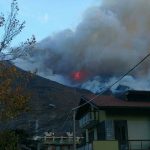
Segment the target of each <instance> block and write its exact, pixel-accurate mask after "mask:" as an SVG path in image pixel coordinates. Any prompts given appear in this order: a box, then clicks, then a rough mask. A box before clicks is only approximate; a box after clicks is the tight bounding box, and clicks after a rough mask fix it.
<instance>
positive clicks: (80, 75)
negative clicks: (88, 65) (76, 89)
mask: <svg viewBox="0 0 150 150" xmlns="http://www.w3.org/2000/svg"><path fill="white" fill-rule="evenodd" d="M86 77H87V73H86V72H85V71H74V72H72V73H71V78H72V79H73V80H75V81H77V82H82V81H85V79H86Z"/></svg>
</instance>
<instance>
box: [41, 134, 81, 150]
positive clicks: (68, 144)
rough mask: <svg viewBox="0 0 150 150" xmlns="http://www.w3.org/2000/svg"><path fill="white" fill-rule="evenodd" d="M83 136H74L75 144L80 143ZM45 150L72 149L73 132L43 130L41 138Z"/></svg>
mask: <svg viewBox="0 0 150 150" xmlns="http://www.w3.org/2000/svg"><path fill="white" fill-rule="evenodd" d="M82 138H83V137H76V144H77V145H78V144H80V141H81V139H82ZM43 145H44V147H45V150H73V133H70V132H66V133H53V132H45V136H44V138H43Z"/></svg>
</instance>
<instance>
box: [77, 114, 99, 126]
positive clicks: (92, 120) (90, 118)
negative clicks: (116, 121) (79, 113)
mask: <svg viewBox="0 0 150 150" xmlns="http://www.w3.org/2000/svg"><path fill="white" fill-rule="evenodd" d="M97 122H98V120H97V119H96V116H95V114H94V112H89V113H87V114H86V115H85V116H83V117H82V118H81V119H80V120H79V125H80V127H81V128H84V127H86V126H87V125H89V124H91V125H95V124H96V123H97Z"/></svg>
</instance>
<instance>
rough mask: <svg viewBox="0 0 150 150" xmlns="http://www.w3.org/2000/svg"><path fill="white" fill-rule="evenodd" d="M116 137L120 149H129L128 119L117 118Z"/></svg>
mask: <svg viewBox="0 0 150 150" xmlns="http://www.w3.org/2000/svg"><path fill="white" fill-rule="evenodd" d="M114 127H115V139H116V140H118V143H119V150H128V128H127V120H115V121H114Z"/></svg>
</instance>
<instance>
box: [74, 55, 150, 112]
mask: <svg viewBox="0 0 150 150" xmlns="http://www.w3.org/2000/svg"><path fill="white" fill-rule="evenodd" d="M149 56H150V53H149V54H147V55H146V56H145V57H144V58H143V59H142V60H141V61H139V62H138V63H137V64H136V65H134V66H133V67H132V68H131V69H130V70H129V71H127V72H126V73H125V74H124V75H123V76H121V77H120V78H119V79H118V80H117V81H115V82H114V83H113V84H111V85H109V86H108V87H106V88H105V89H104V90H102V91H101V92H100V93H99V94H98V95H96V96H94V97H93V98H91V99H90V100H88V101H87V102H86V103H84V104H81V105H79V106H77V107H74V108H72V111H75V110H77V109H79V108H81V107H83V106H85V105H86V104H88V103H89V102H91V101H93V100H94V99H96V98H97V97H99V96H100V95H101V94H103V93H104V92H105V91H106V90H108V89H110V88H112V87H113V86H114V85H115V84H117V83H118V82H119V81H121V80H122V79H123V78H124V77H125V76H126V75H128V74H129V73H130V72H132V71H133V70H134V69H135V68H137V67H138V66H139V65H140V64H141V63H142V62H143V61H144V60H146V59H147V58H148V57H149Z"/></svg>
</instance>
